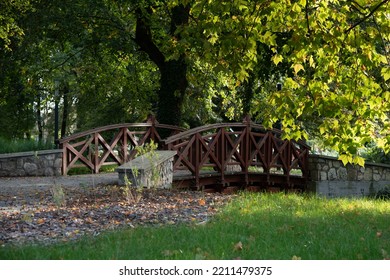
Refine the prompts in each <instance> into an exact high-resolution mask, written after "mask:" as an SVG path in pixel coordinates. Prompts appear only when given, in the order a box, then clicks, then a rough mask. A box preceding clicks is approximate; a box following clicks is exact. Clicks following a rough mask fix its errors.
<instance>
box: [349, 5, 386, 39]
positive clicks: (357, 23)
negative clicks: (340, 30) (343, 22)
mask: <svg viewBox="0 0 390 280" xmlns="http://www.w3.org/2000/svg"><path fill="white" fill-rule="evenodd" d="M389 1H390V0H384V1H382V2H380V3H378V5H376V6H375V7H374V8H373V9H372V10H371V12H369V13H368V14H367V15H365V16H364V17H363V18H361V19H360V20H359V21H357V22H355V23H354V24H353V25H352V26H351V27H349V28H348V29H347V30H346V31H345V34H348V33H349V32H351V30H352V29H354V28H355V27H356V26H358V25H360V24H362V23H363V22H364V21H366V20H367V19H368V18H369V17H371V16H372V15H373V14H374V13H375V12H376V11H377V10H378V9H379V8H380V7H381V6H383V5H384V4H386V3H388V2H389Z"/></svg>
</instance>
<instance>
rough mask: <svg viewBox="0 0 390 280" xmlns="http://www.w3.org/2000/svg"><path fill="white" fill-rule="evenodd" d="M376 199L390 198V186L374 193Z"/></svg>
mask: <svg viewBox="0 0 390 280" xmlns="http://www.w3.org/2000/svg"><path fill="white" fill-rule="evenodd" d="M375 198H376V199H382V200H389V199H390V187H385V188H384V189H381V190H379V191H378V192H377V193H376V195H375Z"/></svg>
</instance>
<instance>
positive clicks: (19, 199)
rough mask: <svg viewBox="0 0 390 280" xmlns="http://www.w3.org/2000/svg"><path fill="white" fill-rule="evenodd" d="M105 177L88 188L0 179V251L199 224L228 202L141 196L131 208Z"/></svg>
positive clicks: (182, 194)
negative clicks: (139, 229) (110, 232)
mask: <svg viewBox="0 0 390 280" xmlns="http://www.w3.org/2000/svg"><path fill="white" fill-rule="evenodd" d="M94 176H96V175H94ZM110 176H111V175H109V176H101V177H100V178H99V176H97V177H94V179H93V182H92V181H91V177H83V176H75V177H73V176H71V177H73V178H70V176H68V177H65V178H67V179H68V180H67V181H65V180H64V179H63V178H62V177H56V178H44V179H42V180H39V178H23V180H25V181H23V180H22V179H18V180H16V179H5V178H1V179H0V245H1V246H7V245H8V244H24V243H35V242H40V243H45V244H49V243H53V242H56V241H68V240H74V239H77V238H79V237H81V236H83V235H86V234H88V235H98V234H100V233H101V232H102V231H104V230H107V229H115V228H118V227H124V226H127V227H137V226H144V225H156V226H158V225H164V224H177V223H203V222H205V221H207V220H208V219H209V218H210V217H211V216H212V215H214V214H215V213H216V212H217V211H218V208H219V207H220V206H221V205H222V204H223V203H225V202H226V201H227V200H229V199H230V197H231V196H229V195H226V194H225V195H224V194H215V193H214V194H209V193H202V192H190V191H175V190H155V191H147V190H145V191H144V192H143V193H142V198H141V199H140V201H139V202H138V203H134V202H132V201H128V200H126V199H125V197H124V194H123V190H122V189H121V188H119V187H118V186H116V185H115V184H110V183H112V181H110V180H113V179H115V180H116V177H115V178H114V177H110ZM77 177H78V178H77ZM50 180H54V181H53V183H51V182H50ZM61 180H64V181H61Z"/></svg>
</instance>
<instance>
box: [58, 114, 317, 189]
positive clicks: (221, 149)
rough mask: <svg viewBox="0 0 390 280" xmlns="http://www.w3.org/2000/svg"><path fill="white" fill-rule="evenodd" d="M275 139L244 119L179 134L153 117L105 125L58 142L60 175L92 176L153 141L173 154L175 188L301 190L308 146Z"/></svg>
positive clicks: (274, 133) (278, 133) (277, 135)
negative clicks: (83, 171)
mask: <svg viewBox="0 0 390 280" xmlns="http://www.w3.org/2000/svg"><path fill="white" fill-rule="evenodd" d="M160 135H170V136H169V137H167V138H165V139H161V137H160ZM280 136H281V131H280V130H276V129H273V130H266V129H265V128H264V127H263V126H261V125H259V124H255V123H253V122H252V121H251V120H250V119H249V118H246V119H245V120H244V121H243V122H242V123H218V124H211V125H205V126H202V127H197V128H193V129H189V130H184V129H182V128H180V127H176V126H171V125H164V124H159V123H158V122H157V121H156V120H155V119H154V118H153V117H152V118H149V119H148V121H147V122H146V123H132V124H119V125H109V126H104V127H100V128H96V129H92V130H88V131H85V132H81V133H77V134H74V135H71V136H69V137H66V138H63V139H61V140H60V145H61V147H62V149H63V174H64V175H66V174H67V173H68V171H69V170H70V169H72V168H75V167H77V166H80V165H81V166H86V167H88V168H89V169H90V170H92V172H94V173H99V171H100V169H101V168H102V167H103V166H104V165H112V164H118V165H121V164H123V163H125V162H127V161H129V160H131V159H132V158H134V156H135V147H136V146H141V145H143V144H145V143H148V142H150V141H151V140H153V141H154V142H155V143H157V144H158V145H159V149H164V150H175V151H177V155H176V157H175V159H174V184H175V185H176V186H178V187H185V188H195V189H201V188H214V189H217V190H223V189H224V188H225V187H228V186H235V187H247V186H257V187H260V188H270V187H276V188H282V189H304V188H305V186H306V183H307V180H308V176H309V174H308V155H309V150H310V147H309V146H307V145H306V144H305V143H303V142H300V141H298V142H296V141H290V140H282V139H281V138H280Z"/></svg>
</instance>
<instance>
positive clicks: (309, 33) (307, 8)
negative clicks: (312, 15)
mask: <svg viewBox="0 0 390 280" xmlns="http://www.w3.org/2000/svg"><path fill="white" fill-rule="evenodd" d="M305 14H306V24H307V34H308V36H310V35H311V30H310V22H309V1H308V0H306V6H305Z"/></svg>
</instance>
